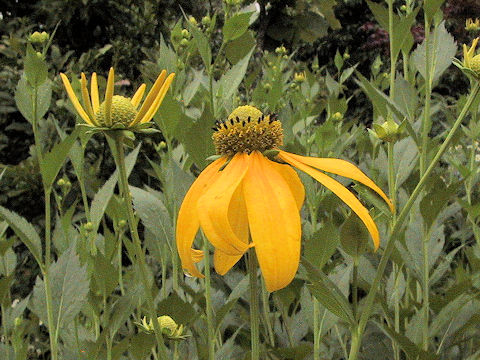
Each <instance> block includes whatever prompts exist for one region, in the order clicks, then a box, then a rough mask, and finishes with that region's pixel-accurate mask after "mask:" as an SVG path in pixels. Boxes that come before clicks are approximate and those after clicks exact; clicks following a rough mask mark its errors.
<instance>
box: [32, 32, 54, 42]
mask: <svg viewBox="0 0 480 360" xmlns="http://www.w3.org/2000/svg"><path fill="white" fill-rule="evenodd" d="M49 38H50V35H48V33H46V32H45V31H42V32H41V33H40V32H38V31H35V32H34V33H33V34H31V35H30V36H29V37H28V41H30V42H31V43H34V44H43V43H44V42H46V41H48V39H49Z"/></svg>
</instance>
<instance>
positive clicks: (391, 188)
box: [387, 142, 397, 215]
mask: <svg viewBox="0 0 480 360" xmlns="http://www.w3.org/2000/svg"><path fill="white" fill-rule="evenodd" d="M393 147H394V144H393V142H389V143H388V145H387V149H388V150H387V152H388V193H389V196H390V200H392V203H393V204H394V205H396V204H397V185H396V183H395V166H394V161H395V158H394V148H393ZM394 215H395V214H394Z"/></svg>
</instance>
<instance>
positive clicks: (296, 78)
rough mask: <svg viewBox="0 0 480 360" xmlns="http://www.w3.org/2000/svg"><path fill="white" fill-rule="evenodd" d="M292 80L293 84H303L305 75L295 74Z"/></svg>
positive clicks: (302, 73)
mask: <svg viewBox="0 0 480 360" xmlns="http://www.w3.org/2000/svg"><path fill="white" fill-rule="evenodd" d="M293 80H294V81H295V82H298V83H302V82H304V81H305V73H304V72H301V73H295V75H294V76H293Z"/></svg>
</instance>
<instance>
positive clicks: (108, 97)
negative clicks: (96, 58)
mask: <svg viewBox="0 0 480 360" xmlns="http://www.w3.org/2000/svg"><path fill="white" fill-rule="evenodd" d="M114 80H115V71H114V70H113V67H111V68H110V71H109V72H108V80H107V89H106V90H105V124H106V125H107V126H111V125H112V98H113V83H114Z"/></svg>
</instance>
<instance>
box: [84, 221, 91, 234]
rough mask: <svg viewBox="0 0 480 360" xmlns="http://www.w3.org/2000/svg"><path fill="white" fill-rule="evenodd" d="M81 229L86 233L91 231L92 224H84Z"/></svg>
mask: <svg viewBox="0 0 480 360" xmlns="http://www.w3.org/2000/svg"><path fill="white" fill-rule="evenodd" d="M83 228H84V229H85V231H86V232H90V231H93V224H92V222H91V221H89V222H87V223H85V225H83Z"/></svg>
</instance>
